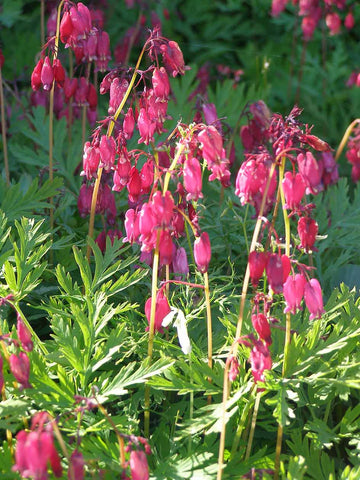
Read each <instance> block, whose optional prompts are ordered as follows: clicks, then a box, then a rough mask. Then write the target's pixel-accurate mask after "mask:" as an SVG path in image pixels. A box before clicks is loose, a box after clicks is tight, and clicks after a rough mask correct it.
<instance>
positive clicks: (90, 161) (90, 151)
mask: <svg viewBox="0 0 360 480" xmlns="http://www.w3.org/2000/svg"><path fill="white" fill-rule="evenodd" d="M100 159H101V157H100V150H99V148H98V147H95V146H93V145H92V144H91V143H90V142H86V143H85V145H84V154H83V171H82V172H81V174H80V175H82V176H84V175H85V176H86V178H87V179H88V180H91V179H92V178H96V175H97V170H98V167H99V164H100Z"/></svg>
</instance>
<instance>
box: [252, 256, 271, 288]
mask: <svg viewBox="0 0 360 480" xmlns="http://www.w3.org/2000/svg"><path fill="white" fill-rule="evenodd" d="M267 261H268V254H267V253H266V252H257V251H255V250H254V251H252V252H250V254H249V269H250V279H251V283H252V285H253V287H254V288H256V287H257V286H258V283H259V280H260V278H261V277H262V274H263V273H264V270H265V267H266V264H267Z"/></svg>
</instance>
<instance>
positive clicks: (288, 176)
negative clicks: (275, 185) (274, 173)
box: [282, 172, 306, 210]
mask: <svg viewBox="0 0 360 480" xmlns="http://www.w3.org/2000/svg"><path fill="white" fill-rule="evenodd" d="M282 187H283V190H284V195H285V200H286V204H285V208H289V209H290V210H297V209H298V208H299V205H300V202H301V200H302V198H303V196H304V194H305V189H306V185H305V182H304V179H303V177H302V175H301V174H300V173H297V174H296V175H293V174H292V173H291V172H286V173H285V178H284V180H283V182H282Z"/></svg>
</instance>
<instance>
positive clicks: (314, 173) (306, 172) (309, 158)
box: [297, 152, 324, 195]
mask: <svg viewBox="0 0 360 480" xmlns="http://www.w3.org/2000/svg"><path fill="white" fill-rule="evenodd" d="M297 163H298V167H299V172H300V173H301V175H302V176H303V179H304V181H305V185H306V193H307V194H309V193H312V194H313V195H317V194H318V193H319V192H321V191H322V190H323V189H324V186H323V184H322V181H321V177H322V173H323V172H322V164H321V163H318V162H317V160H316V159H315V157H314V155H313V154H312V153H311V152H306V155H304V154H303V153H299V155H298V156H297Z"/></svg>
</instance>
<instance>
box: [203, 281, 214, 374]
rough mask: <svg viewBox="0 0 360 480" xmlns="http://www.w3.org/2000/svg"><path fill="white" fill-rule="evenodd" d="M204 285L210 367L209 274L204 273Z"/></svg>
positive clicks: (209, 361)
mask: <svg viewBox="0 0 360 480" xmlns="http://www.w3.org/2000/svg"><path fill="white" fill-rule="evenodd" d="M204 287H205V302H206V324H207V336H208V365H209V367H210V368H212V365H213V360H212V349H213V342H212V322H211V307H210V288H209V275H208V273H207V272H205V273H204Z"/></svg>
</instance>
